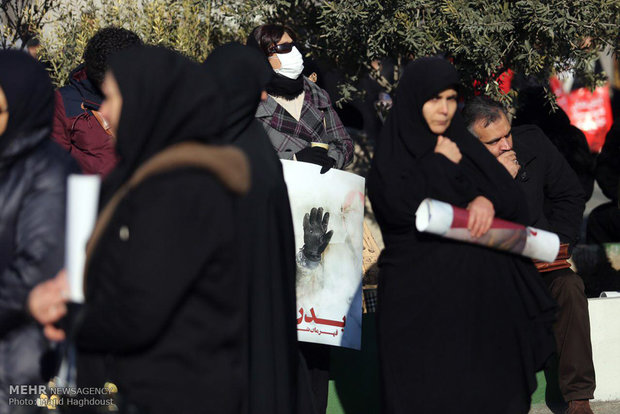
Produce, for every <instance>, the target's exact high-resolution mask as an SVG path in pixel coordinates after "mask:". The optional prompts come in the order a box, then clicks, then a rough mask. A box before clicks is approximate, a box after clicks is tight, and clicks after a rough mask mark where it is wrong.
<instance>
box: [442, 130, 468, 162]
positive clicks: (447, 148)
mask: <svg viewBox="0 0 620 414" xmlns="http://www.w3.org/2000/svg"><path fill="white" fill-rule="evenodd" d="M435 152H438V153H439V154H441V155H443V156H445V157H446V158H447V159H449V160H450V161H452V162H453V163H455V164H458V163H459V162H460V161H461V158H463V155H461V151H460V150H459V147H458V145H456V144H455V143H454V142H453V141H451V140H450V139H449V138H445V137H443V136H441V135H440V136H438V137H437V144H436V145H435Z"/></svg>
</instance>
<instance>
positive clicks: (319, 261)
mask: <svg viewBox="0 0 620 414" xmlns="http://www.w3.org/2000/svg"><path fill="white" fill-rule="evenodd" d="M282 166H283V171H284V180H285V181H286V185H287V187H288V193H289V199H290V202H291V212H292V216H293V226H294V231H295V247H296V257H295V259H296V262H297V276H296V285H297V314H296V318H297V337H298V338H299V340H300V341H304V342H314V343H320V344H327V345H334V346H342V347H346V348H353V349H360V347H361V333H362V249H363V220H364V181H365V180H364V178H363V177H360V176H358V175H355V174H351V173H348V172H344V171H339V170H336V169H333V168H332V169H330V170H329V171H328V172H326V173H325V174H321V173H320V171H321V167H320V166H318V165H314V164H309V163H305V162H299V161H288V160H282Z"/></svg>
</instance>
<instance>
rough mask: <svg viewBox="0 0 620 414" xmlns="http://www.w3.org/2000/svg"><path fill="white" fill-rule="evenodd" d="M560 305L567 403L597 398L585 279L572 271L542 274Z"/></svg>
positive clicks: (561, 376) (561, 372)
mask: <svg viewBox="0 0 620 414" xmlns="http://www.w3.org/2000/svg"><path fill="white" fill-rule="evenodd" d="M542 276H543V278H544V280H545V282H546V283H547V286H548V287H549V290H550V291H551V295H552V296H553V298H554V299H555V300H556V301H557V303H558V305H559V311H558V319H557V321H556V323H555V325H554V326H553V329H554V333H555V338H556V342H557V353H558V385H559V388H560V392H561V393H562V397H564V400H565V401H573V400H584V399H591V398H593V397H594V389H595V388H596V382H595V377H594V364H593V362H592V342H591V341H590V316H589V313H588V299H587V298H586V295H585V293H584V286H583V281H582V280H581V277H579V275H577V274H576V273H575V272H573V271H572V270H570V269H561V270H555V271H553V272H546V273H542Z"/></svg>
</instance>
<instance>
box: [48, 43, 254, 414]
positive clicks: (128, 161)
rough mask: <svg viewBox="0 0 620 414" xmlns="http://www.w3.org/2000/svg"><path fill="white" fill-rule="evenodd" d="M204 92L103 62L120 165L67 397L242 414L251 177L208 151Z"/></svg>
mask: <svg viewBox="0 0 620 414" xmlns="http://www.w3.org/2000/svg"><path fill="white" fill-rule="evenodd" d="M216 87H217V85H216V84H215V81H214V80H213V79H212V78H210V77H209V76H208V75H207V74H206V73H205V71H204V70H203V69H202V68H201V67H200V65H198V64H196V63H193V62H191V61H189V60H188V59H186V58H184V57H182V56H181V55H179V54H177V53H174V52H171V51H168V50H166V49H163V48H155V47H144V48H138V49H131V50H126V51H123V52H120V53H118V54H117V55H115V56H114V57H113V58H112V59H111V60H110V71H109V72H108V74H107V75H106V79H105V81H104V84H103V87H102V90H103V92H104V94H105V95H106V101H105V102H104V103H103V105H102V107H101V111H102V112H103V113H104V116H105V117H106V119H108V120H109V122H110V123H111V125H112V127H113V128H114V129H116V130H117V131H115V132H117V133H116V134H115V135H116V136H117V137H118V142H117V149H118V153H119V156H120V159H121V161H120V163H119V165H118V167H117V169H116V170H114V171H113V172H112V173H111V174H110V176H109V178H108V180H107V181H106V182H105V183H104V187H103V190H102V199H103V203H102V210H101V212H100V214H99V218H98V220H97V224H96V225H95V229H94V231H93V235H92V237H91V240H90V242H89V246H88V249H87V263H86V276H85V295H86V304H85V306H84V309H83V311H82V314H81V315H80V320H79V323H78V326H77V328H76V333H75V342H76V345H77V348H78V384H81V385H88V386H97V387H101V386H102V385H103V384H104V382H105V381H112V382H113V383H115V384H116V385H117V387H118V390H119V395H120V397H121V398H120V405H121V407H120V409H121V410H123V412H138V413H140V412H145V413H149V414H154V413H172V412H175V413H195V412H201V411H202V412H204V411H209V412H217V413H241V412H244V410H246V409H247V398H246V388H247V330H248V325H247V312H248V309H247V302H248V301H247V290H248V281H247V279H246V277H245V274H244V273H243V272H241V271H240V270H241V269H240V267H239V266H240V264H241V263H243V262H244V260H245V259H244V256H243V252H239V250H238V249H239V247H238V240H239V228H238V223H237V220H236V217H237V214H238V195H240V194H243V193H245V192H246V191H247V189H248V188H249V167H248V163H247V160H246V157H245V156H244V155H243V153H242V152H241V151H240V150H238V149H235V148H232V147H215V146H210V145H206V144H208V143H211V142H213V141H217V140H218V133H219V131H220V128H221V124H220V121H219V119H220V114H221V113H222V112H221V110H220V108H221V106H222V105H221V102H220V101H219V100H218V99H217V89H216ZM47 328H48V332H50V331H51V328H50V327H49V326H48V327H47ZM50 333H51V334H53V333H54V332H53V331H51V332H50ZM50 336H53V335H50ZM131 410H134V411H131Z"/></svg>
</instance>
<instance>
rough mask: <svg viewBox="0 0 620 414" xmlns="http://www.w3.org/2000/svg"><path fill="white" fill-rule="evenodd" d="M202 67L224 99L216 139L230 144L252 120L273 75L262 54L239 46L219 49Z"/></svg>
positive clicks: (231, 45) (227, 46)
mask: <svg viewBox="0 0 620 414" xmlns="http://www.w3.org/2000/svg"><path fill="white" fill-rule="evenodd" d="M203 65H204V67H205V68H206V70H207V72H208V73H209V74H210V75H211V76H213V77H214V79H215V80H216V82H217V85H218V87H219V89H220V91H221V94H222V95H223V96H224V100H223V101H224V102H222V106H223V107H222V114H221V116H222V118H223V119H222V124H221V125H220V126H221V128H222V132H221V134H220V135H219V138H220V139H221V140H222V141H224V142H233V141H235V140H236V139H238V137H239V135H240V134H241V132H242V131H244V130H245V129H247V127H248V125H250V123H251V122H252V121H253V120H254V114H255V113H256V108H257V107H258V103H259V102H260V96H261V93H262V91H263V90H265V86H266V85H267V83H269V81H270V80H271V78H272V76H273V71H272V69H271V67H270V66H269V64H268V63H267V62H266V61H265V58H264V56H263V54H262V53H261V52H259V51H258V50H255V49H253V48H249V47H246V46H243V45H241V44H239V43H228V44H226V45H224V46H221V47H218V48H217V49H215V50H214V51H213V52H212V53H211V54H210V55H209V57H208V58H207V60H206V61H205V63H204V64H203Z"/></svg>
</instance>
